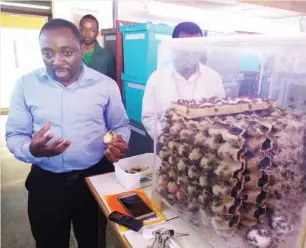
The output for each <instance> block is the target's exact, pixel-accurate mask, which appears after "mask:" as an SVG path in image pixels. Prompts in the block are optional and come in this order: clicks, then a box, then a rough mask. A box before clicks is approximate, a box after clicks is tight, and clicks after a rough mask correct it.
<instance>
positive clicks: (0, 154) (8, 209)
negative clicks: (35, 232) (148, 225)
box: [0, 116, 121, 248]
mask: <svg viewBox="0 0 306 248" xmlns="http://www.w3.org/2000/svg"><path fill="white" fill-rule="evenodd" d="M5 122H6V117H5V116H1V117H0V162H1V247H2V248H34V247H35V243H34V240H33V237H32V234H31V231H30V226H29V222H28V216H27V191H26V189H25V187H24V182H25V179H26V176H27V174H28V173H29V170H30V165H29V164H25V163H22V162H20V161H18V160H16V159H15V158H14V156H13V155H12V154H11V153H10V152H9V151H8V150H7V148H6V146H5V139H4V134H5ZM107 238H108V240H107V248H120V247H121V245H120V243H119V241H118V240H117V239H116V238H115V236H114V234H113V233H112V232H111V231H110V230H108V233H107ZM74 247H77V245H76V242H75V239H74V237H73V235H72V237H71V242H70V248H74Z"/></svg>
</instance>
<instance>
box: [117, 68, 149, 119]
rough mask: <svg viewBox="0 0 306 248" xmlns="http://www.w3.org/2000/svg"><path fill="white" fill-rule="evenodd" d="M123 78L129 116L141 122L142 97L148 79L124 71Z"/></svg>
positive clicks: (124, 95)
mask: <svg viewBox="0 0 306 248" xmlns="http://www.w3.org/2000/svg"><path fill="white" fill-rule="evenodd" d="M121 79H122V81H123V99H124V103H125V108H126V112H127V114H128V117H129V118H130V119H131V120H134V121H136V122H138V123H141V111H142V98H143V94H144V90H145V87H146V83H147V80H146V79H145V78H137V77H132V76H128V75H126V74H124V73H123V74H122V76H121Z"/></svg>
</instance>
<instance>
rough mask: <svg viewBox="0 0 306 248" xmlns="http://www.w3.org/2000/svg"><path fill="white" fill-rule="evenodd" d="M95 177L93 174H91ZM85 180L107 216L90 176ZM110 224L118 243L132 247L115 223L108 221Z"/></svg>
mask: <svg viewBox="0 0 306 248" xmlns="http://www.w3.org/2000/svg"><path fill="white" fill-rule="evenodd" d="M93 177H95V176H93ZM85 182H86V184H87V186H88V188H89V190H90V191H91V193H92V194H93V196H94V198H95V199H96V201H97V203H98V206H99V208H100V209H101V210H102V212H103V213H104V215H105V216H106V217H107V216H108V215H109V214H110V212H109V211H108V209H107V207H106V206H105V203H104V202H103V200H102V199H101V197H100V195H99V194H98V192H97V190H96V189H95V187H94V186H93V184H92V182H91V181H90V177H86V178H85ZM109 223H110V226H111V227H112V229H113V231H114V233H115V234H116V236H117V238H118V239H119V241H120V243H121V244H122V245H123V246H124V247H125V248H132V246H131V244H130V243H129V241H128V240H127V239H126V237H125V236H123V235H121V234H120V233H119V231H118V228H117V226H116V224H115V223H114V222H112V221H109Z"/></svg>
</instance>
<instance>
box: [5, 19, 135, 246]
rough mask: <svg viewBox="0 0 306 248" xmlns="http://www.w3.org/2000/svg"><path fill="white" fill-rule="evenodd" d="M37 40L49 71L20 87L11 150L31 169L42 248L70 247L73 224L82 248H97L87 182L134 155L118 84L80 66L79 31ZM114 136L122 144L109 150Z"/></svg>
mask: <svg viewBox="0 0 306 248" xmlns="http://www.w3.org/2000/svg"><path fill="white" fill-rule="evenodd" d="M39 39H40V46H41V52H42V57H43V61H44V63H45V66H46V68H43V69H39V70H36V71H34V72H32V73H29V74H27V75H25V76H23V77H21V78H20V79H19V80H18V81H17V84H16V86H15V89H14V91H13V94H12V98H11V105H10V113H9V116H8V121H7V127H6V141H7V146H8V148H9V150H10V151H11V152H12V153H13V154H14V155H15V157H16V158H17V159H19V160H21V161H24V162H27V163H32V164H33V165H32V169H31V172H30V174H29V176H28V178H27V181H26V187H27V189H28V191H29V198H28V213H29V220H30V224H31V229H32V234H33V236H34V238H35V240H36V247H37V248H68V247H69V237H70V226H71V222H72V223H73V227H74V232H75V235H76V238H77V241H78V244H79V247H80V248H97V247H98V244H97V240H98V238H97V235H98V225H97V224H98V206H97V204H96V202H95V200H94V198H93V196H92V195H91V193H90V192H89V190H88V188H87V187H86V184H85V180H84V177H86V176H90V175H95V174H100V173H106V172H110V171H113V165H112V163H111V162H114V161H118V160H119V159H120V158H122V157H123V156H124V155H125V154H126V152H127V150H128V146H127V143H128V141H129V137H130V130H129V128H128V122H129V121H128V118H127V115H126V112H125V109H124V106H123V104H122V101H121V96H120V92H119V89H118V86H117V84H116V83H115V81H113V80H112V79H110V78H109V77H107V76H105V75H102V74H100V73H99V72H96V71H94V70H93V69H90V68H88V67H87V66H85V65H84V64H83V63H82V58H83V54H84V46H83V43H82V38H81V35H80V33H79V31H78V29H77V27H75V26H74V25H73V24H72V23H70V22H68V21H66V20H62V19H54V20H51V21H49V22H48V23H46V24H45V25H44V27H43V28H42V30H41V33H40V38H39ZM29 59H31V58H29ZM108 131H113V132H114V133H115V134H116V138H115V140H114V142H113V143H111V145H109V146H107V147H106V145H105V144H104V143H103V137H104V135H105V134H106V133H107V132H108ZM110 161H111V162H110ZM105 187H108V186H107V185H105ZM103 221H104V231H105V226H106V219H105V218H104V220H103ZM101 231H102V230H101ZM104 242H105V240H104ZM104 246H105V243H104V244H102V247H104Z"/></svg>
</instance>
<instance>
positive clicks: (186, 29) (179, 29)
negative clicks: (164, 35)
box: [172, 22, 203, 39]
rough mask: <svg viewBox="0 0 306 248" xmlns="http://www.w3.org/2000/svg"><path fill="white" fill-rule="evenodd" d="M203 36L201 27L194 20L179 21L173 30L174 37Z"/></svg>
mask: <svg viewBox="0 0 306 248" xmlns="http://www.w3.org/2000/svg"><path fill="white" fill-rule="evenodd" d="M192 37H203V32H202V30H201V28H200V27H199V26H198V25H197V24H195V23H193V22H182V23H179V24H178V25H177V26H176V27H175V28H174V30H173V33H172V38H174V39H175V38H192Z"/></svg>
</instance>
